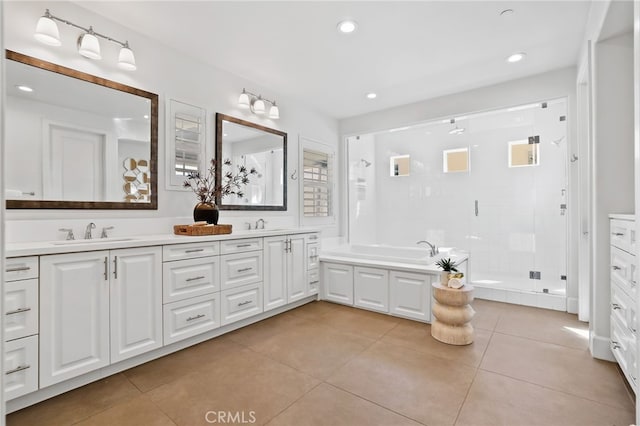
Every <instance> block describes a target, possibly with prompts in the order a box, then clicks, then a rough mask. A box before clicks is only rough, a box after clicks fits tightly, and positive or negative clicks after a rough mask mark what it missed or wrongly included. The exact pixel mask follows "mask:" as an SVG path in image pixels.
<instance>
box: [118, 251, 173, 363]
mask: <svg viewBox="0 0 640 426" xmlns="http://www.w3.org/2000/svg"><path fill="white" fill-rule="evenodd" d="M161 346H162V248H161V247H143V248H133V249H122V250H112V251H111V362H112V363H115V362H118V361H122V360H124V359H127V358H131V357H133V356H136V355H140V354H141V353H144V352H148V351H150V350H152V349H156V348H159V347H161Z"/></svg>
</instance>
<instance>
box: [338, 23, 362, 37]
mask: <svg viewBox="0 0 640 426" xmlns="http://www.w3.org/2000/svg"><path fill="white" fill-rule="evenodd" d="M356 28H358V24H357V23H356V21H352V20H350V19H346V20H344V21H340V22H338V31H340V32H341V33H343V34H350V33H352V32H354V31H355V30H356Z"/></svg>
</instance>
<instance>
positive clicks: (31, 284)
mask: <svg viewBox="0 0 640 426" xmlns="http://www.w3.org/2000/svg"><path fill="white" fill-rule="evenodd" d="M319 244H320V235H319V233H318V232H317V230H316V229H300V228H297V229H280V230H269V229H266V230H255V231H244V232H235V233H233V234H228V235H213V236H203V237H188V236H176V235H168V234H163V235H146V236H132V237H112V238H104V239H99V238H98V239H94V240H70V241H66V240H64V241H61V240H57V241H47V242H33V243H13V244H8V245H7V247H6V253H7V256H8V258H7V262H6V270H7V277H8V278H9V281H10V282H9V283H8V285H7V286H6V289H5V301H6V302H5V303H6V304H7V306H8V309H9V311H10V312H12V313H11V315H10V318H9V320H8V321H6V322H5V337H6V339H7V345H6V350H5V375H6V376H7V377H9V380H5V398H6V399H7V400H8V403H7V407H8V409H7V411H8V412H12V411H15V410H18V409H20V408H23V407H26V406H29V405H32V404H35V403H37V402H40V401H42V400H44V399H47V398H50V397H52V396H55V395H58V394H61V393H63V392H67V391H69V390H71V389H74V388H76V387H79V386H82V385H85V384H87V383H90V382H92V381H95V380H98V379H101V378H104V377H106V376H109V375H111V374H114V373H117V372H119V371H123V370H125V369H128V368H131V367H134V366H136V365H140V364H142V363H145V362H147V361H150V360H152V359H155V358H159V357H161V356H164V355H167V354H169V353H172V352H175V351H178V350H180V349H183V348H186V347H188V346H191V345H194V344H196V343H199V342H202V341H205V340H208V339H211V338H213V337H216V336H219V335H221V334H224V333H227V332H229V331H232V330H235V329H237V328H240V327H243V326H245V325H248V324H251V323H253V322H256V321H260V320H262V319H264V318H267V317H270V316H272V315H276V314H278V313H281V312H284V311H286V310H289V309H292V308H294V307H297V306H300V305H302V304H304V303H308V302H310V301H313V300H316V299H317V293H318V287H319V286H318V283H319V272H318V250H319ZM38 296H40V300H38Z"/></svg>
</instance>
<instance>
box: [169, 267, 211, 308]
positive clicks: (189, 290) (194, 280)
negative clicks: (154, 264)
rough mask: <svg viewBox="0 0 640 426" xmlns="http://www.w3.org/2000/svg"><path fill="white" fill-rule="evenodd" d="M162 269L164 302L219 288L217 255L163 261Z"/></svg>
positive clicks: (206, 292) (202, 293) (198, 294)
mask: <svg viewBox="0 0 640 426" xmlns="http://www.w3.org/2000/svg"><path fill="white" fill-rule="evenodd" d="M162 269H163V272H162V285H163V301H164V303H169V302H176V301H178V300H182V299H186V298H189V297H196V296H202V295H204V294H208V293H211V292H214V291H218V290H220V258H219V257H217V256H211V257H202V258H199V259H188V260H178V261H175V262H165V263H164V264H163V265H162Z"/></svg>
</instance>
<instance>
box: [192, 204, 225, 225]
mask: <svg viewBox="0 0 640 426" xmlns="http://www.w3.org/2000/svg"><path fill="white" fill-rule="evenodd" d="M219 216H220V212H219V211H218V206H216V205H215V204H213V203H198V204H196V206H195V207H194V209H193V220H194V221H195V222H200V221H203V220H204V221H206V222H207V223H210V224H211V223H212V224H214V225H217V224H218V217H219Z"/></svg>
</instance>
